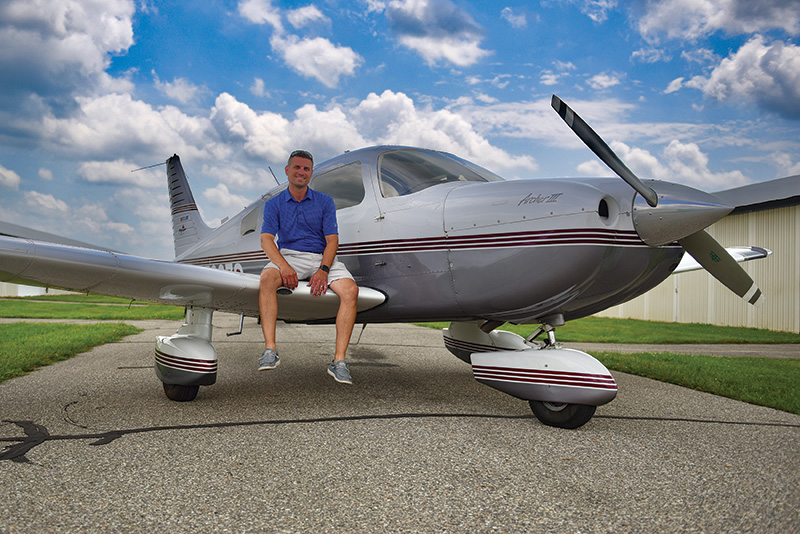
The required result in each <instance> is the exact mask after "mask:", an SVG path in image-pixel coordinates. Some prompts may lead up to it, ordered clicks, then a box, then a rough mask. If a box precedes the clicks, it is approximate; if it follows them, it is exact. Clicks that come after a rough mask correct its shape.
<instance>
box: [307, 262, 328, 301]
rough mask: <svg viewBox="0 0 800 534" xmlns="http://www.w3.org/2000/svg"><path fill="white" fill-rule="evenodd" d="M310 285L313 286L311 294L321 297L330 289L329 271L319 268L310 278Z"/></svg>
mask: <svg viewBox="0 0 800 534" xmlns="http://www.w3.org/2000/svg"><path fill="white" fill-rule="evenodd" d="M308 285H309V287H311V294H312V295H314V296H315V297H321V296H322V295H324V294H325V293H326V292H327V291H328V273H326V272H325V271H323V270H322V269H318V270H317V272H315V273H314V274H313V275H311V278H310V279H309V280H308Z"/></svg>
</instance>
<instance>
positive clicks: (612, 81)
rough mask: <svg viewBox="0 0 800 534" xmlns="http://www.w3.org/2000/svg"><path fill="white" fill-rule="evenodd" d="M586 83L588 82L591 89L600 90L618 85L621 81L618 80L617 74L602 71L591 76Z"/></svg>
mask: <svg viewBox="0 0 800 534" xmlns="http://www.w3.org/2000/svg"><path fill="white" fill-rule="evenodd" d="M586 83H588V84H589V86H590V87H591V88H592V89H597V90H598V91H602V90H603V89H608V88H609V87H614V86H615V85H619V84H620V83H622V82H620V79H619V75H617V74H609V73H607V72H603V73H601V74H596V75H594V76H592V77H591V78H589V80H588V81H587V82H586Z"/></svg>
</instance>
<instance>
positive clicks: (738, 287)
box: [552, 95, 764, 306]
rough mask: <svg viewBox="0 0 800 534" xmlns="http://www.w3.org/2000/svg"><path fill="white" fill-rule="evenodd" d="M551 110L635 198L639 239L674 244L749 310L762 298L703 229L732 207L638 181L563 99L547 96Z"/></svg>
mask: <svg viewBox="0 0 800 534" xmlns="http://www.w3.org/2000/svg"><path fill="white" fill-rule="evenodd" d="M552 106H553V109H555V110H556V112H557V113H558V114H559V115H560V116H561V118H562V119H564V122H566V123H567V125H568V126H569V127H570V128H571V129H572V131H574V132H575V134H576V135H577V136H578V137H579V138H580V139H581V141H583V142H584V143H585V144H586V146H588V147H589V148H590V149H591V150H592V152H594V153H595V154H597V156H598V157H599V158H600V159H601V160H602V161H603V163H605V164H606V165H608V167H609V168H610V169H611V170H612V171H614V172H615V173H616V174H617V175H618V176H619V177H620V178H622V179H623V180H625V182H626V183H628V184H629V185H630V186H631V187H632V188H633V189H634V190H635V191H636V192H637V193H639V195H641V197H642V198H641V199H640V198H639V197H636V199H635V200H634V205H633V224H634V227H635V228H636V233H637V234H639V237H640V238H641V239H642V241H644V242H645V243H647V244H648V245H652V246H659V245H664V244H667V243H671V242H673V241H677V242H678V243H679V244H680V245H681V246H682V247H683V248H684V250H686V252H688V253H689V254H691V255H692V257H693V258H694V259H696V260H697V262H698V263H699V264H700V265H702V266H703V268H704V269H705V270H706V271H708V272H709V273H710V274H711V275H712V276H713V277H714V278H716V279H717V280H719V281H720V282H721V283H722V284H723V285H725V286H726V287H727V288H728V289H730V290H731V291H733V292H734V293H736V294H737V295H738V296H740V297H741V298H743V299H744V300H746V301H747V302H749V303H750V304H753V305H756V306H758V305H760V304H761V303H762V302H763V297H764V296H763V294H762V293H761V290H760V289H759V288H758V286H757V285H756V283H755V282H753V279H752V278H750V276H749V275H748V274H747V273H746V272H745V270H744V269H742V267H741V266H740V265H739V264H738V263H736V260H734V259H733V257H732V256H731V255H730V254H729V253H728V251H727V250H725V247H723V246H722V245H720V244H719V243H718V242H717V241H716V240H715V239H714V238H713V237H711V235H710V234H709V233H708V232H706V231H705V228H707V227H708V226H710V225H711V224H713V223H714V222H716V221H718V220H719V219H721V218H722V217H724V216H725V215H727V214H728V213H730V212H731V210H733V208H732V207H731V206H728V205H726V204H725V203H724V202H722V201H720V200H719V199H718V198H717V197H715V196H714V195H711V194H708V193H704V192H703V191H699V190H697V189H693V188H691V187H687V186H683V185H679V184H673V183H669V182H655V181H648V182H649V184H650V185H648V184H646V183H645V182H642V181H641V180H640V179H639V178H638V177H637V176H636V175H635V174H634V173H633V172H632V171H631V170H630V169H629V168H628V167H627V166H626V165H625V163H623V162H622V160H621V159H619V157H618V156H617V155H616V154H615V153H614V151H613V150H611V148H610V147H609V146H608V145H607V144H606V142H605V141H603V139H602V138H601V137H600V136H599V135H598V134H597V133H596V132H595V131H594V130H593V129H592V128H591V127H590V126H589V125H588V124H587V123H586V122H585V121H584V120H583V119H581V118H580V117H579V116H578V115H577V114H576V113H575V112H574V111H573V110H572V108H570V107H569V106H568V105H567V104H566V103H564V101H563V100H561V99H560V98H558V97H557V96H556V95H553V100H552Z"/></svg>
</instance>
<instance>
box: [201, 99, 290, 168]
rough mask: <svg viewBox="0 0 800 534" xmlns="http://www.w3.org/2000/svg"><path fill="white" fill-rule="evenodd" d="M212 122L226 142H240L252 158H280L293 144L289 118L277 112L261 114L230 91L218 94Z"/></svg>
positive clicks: (275, 159)
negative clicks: (289, 130)
mask: <svg viewBox="0 0 800 534" xmlns="http://www.w3.org/2000/svg"><path fill="white" fill-rule="evenodd" d="M211 121H212V123H213V124H214V127H215V129H216V130H217V132H219V134H220V136H221V137H222V139H223V140H224V141H225V142H227V143H233V144H239V145H241V147H242V149H243V150H244V152H245V153H246V154H247V155H248V156H251V157H256V158H263V159H266V160H269V161H279V160H281V159H283V158H284V157H285V155H286V154H287V150H289V146H291V145H289V144H288V141H289V140H288V139H287V138H286V136H285V133H286V131H287V126H288V123H289V121H287V120H286V119H284V118H283V116H281V115H279V114H277V113H270V112H263V113H260V114H259V113H257V112H256V111H254V110H252V109H251V108H250V107H249V106H248V105H247V104H244V103H242V102H239V101H238V100H236V98H234V97H233V96H232V95H230V94H228V93H222V94H221V95H219V96H218V97H217V99H216V101H215V103H214V108H213V109H212V111H211Z"/></svg>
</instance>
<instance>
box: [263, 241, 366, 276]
mask: <svg viewBox="0 0 800 534" xmlns="http://www.w3.org/2000/svg"><path fill="white" fill-rule="evenodd" d="M281 255H282V256H283V257H284V258H285V259H286V261H287V262H289V265H291V266H292V269H294V270H295V271H297V279H298V280H308V279H309V278H311V275H313V274H314V273H315V272H317V271H318V270H319V266H320V265H321V264H322V254H316V253H314V252H299V251H297V250H291V249H288V248H282V249H281ZM264 269H278V270H279V271H280V268H279V267H278V266H277V265H275V264H274V263H272V262H271V261H270V262H267V265H266V266H265V267H264ZM342 278H349V279H350V280H354V278H353V275H352V274H350V271H348V270H347V267H345V266H344V263H342V262H340V261H339V260H337V259H336V258H334V259H333V265H331V271H330V272H329V273H328V285H331V283H332V282H335V281H336V280H341V279H342ZM354 281H355V280H354Z"/></svg>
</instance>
